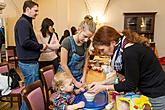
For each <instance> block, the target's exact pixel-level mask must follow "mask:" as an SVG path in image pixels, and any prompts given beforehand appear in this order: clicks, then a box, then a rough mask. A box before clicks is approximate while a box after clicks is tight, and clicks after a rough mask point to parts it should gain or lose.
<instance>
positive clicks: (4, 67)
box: [0, 64, 24, 108]
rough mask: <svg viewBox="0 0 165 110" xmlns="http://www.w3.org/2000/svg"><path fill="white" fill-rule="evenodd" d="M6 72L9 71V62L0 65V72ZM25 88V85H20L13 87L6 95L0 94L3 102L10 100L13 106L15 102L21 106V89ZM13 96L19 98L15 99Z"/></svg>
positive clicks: (0, 99)
mask: <svg viewBox="0 0 165 110" xmlns="http://www.w3.org/2000/svg"><path fill="white" fill-rule="evenodd" d="M5 72H9V66H8V64H4V65H1V66H0V74H1V73H5ZM23 88H24V87H18V88H15V89H12V90H11V93H10V94H8V95H5V96H0V101H2V102H10V104H11V107H12V106H13V102H14V103H18V108H20V107H21V103H22V99H21V90H22V89H23ZM8 97H9V98H8ZM13 97H16V98H17V100H13Z"/></svg>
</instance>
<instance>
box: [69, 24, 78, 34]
mask: <svg viewBox="0 0 165 110" xmlns="http://www.w3.org/2000/svg"><path fill="white" fill-rule="evenodd" d="M70 30H71V33H72V35H75V34H76V33H77V29H76V27H74V26H72V27H71V29H70Z"/></svg>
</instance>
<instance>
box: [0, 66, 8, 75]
mask: <svg viewBox="0 0 165 110" xmlns="http://www.w3.org/2000/svg"><path fill="white" fill-rule="evenodd" d="M6 72H9V65H8V64H3V65H1V66H0V73H6Z"/></svg>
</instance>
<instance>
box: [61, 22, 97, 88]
mask: <svg viewBox="0 0 165 110" xmlns="http://www.w3.org/2000/svg"><path fill="white" fill-rule="evenodd" d="M95 30H96V23H94V22H93V20H90V21H88V22H84V21H83V22H82V23H81V24H80V27H79V30H78V31H77V33H76V34H75V35H73V36H70V37H67V38H66V39H64V40H63V42H62V47H61V66H62V69H63V71H65V72H66V74H68V75H69V76H71V78H72V79H73V83H74V85H75V86H76V87H77V88H80V87H81V86H82V85H83V84H84V83H85V79H86V69H87V64H86V63H85V62H86V52H87V41H88V40H89V38H90V37H92V35H93V34H94V32H95ZM59 70H61V69H59Z"/></svg>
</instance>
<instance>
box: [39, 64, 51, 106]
mask: <svg viewBox="0 0 165 110" xmlns="http://www.w3.org/2000/svg"><path fill="white" fill-rule="evenodd" d="M40 74H41V79H42V82H43V84H44V87H45V93H46V94H45V96H46V101H47V103H48V104H49V91H51V90H52V81H53V78H54V67H53V65H49V66H46V67H43V68H41V69H40Z"/></svg>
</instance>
